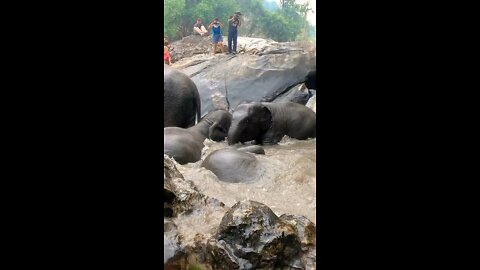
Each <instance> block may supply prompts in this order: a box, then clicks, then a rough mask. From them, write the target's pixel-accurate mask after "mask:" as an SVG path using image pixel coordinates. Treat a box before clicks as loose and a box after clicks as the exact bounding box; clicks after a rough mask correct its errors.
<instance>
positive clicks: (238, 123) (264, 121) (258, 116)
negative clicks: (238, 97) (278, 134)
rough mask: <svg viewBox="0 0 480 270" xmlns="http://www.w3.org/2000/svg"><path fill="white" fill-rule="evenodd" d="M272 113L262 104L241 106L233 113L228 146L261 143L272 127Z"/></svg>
mask: <svg viewBox="0 0 480 270" xmlns="http://www.w3.org/2000/svg"><path fill="white" fill-rule="evenodd" d="M271 124H272V113H271V111H270V109H268V108H267V107H266V106H265V105H263V104H262V103H260V102H253V103H248V104H240V105H238V107H237V108H236V109H235V111H234V112H233V119H232V125H231V126H230V130H229V132H228V138H227V139H228V144H230V145H231V144H235V143H237V142H241V143H244V142H248V141H252V140H258V141H261V136H262V135H263V134H264V133H265V132H266V131H267V130H268V129H269V128H270V127H271Z"/></svg>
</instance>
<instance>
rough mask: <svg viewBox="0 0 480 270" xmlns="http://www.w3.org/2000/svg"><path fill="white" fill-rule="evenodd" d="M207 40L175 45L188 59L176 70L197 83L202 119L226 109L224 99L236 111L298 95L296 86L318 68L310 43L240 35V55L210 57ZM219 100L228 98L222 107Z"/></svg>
mask: <svg viewBox="0 0 480 270" xmlns="http://www.w3.org/2000/svg"><path fill="white" fill-rule="evenodd" d="M192 40H194V41H196V42H198V44H196V45H195V43H194V42H193V41H192ZM202 42H204V43H205V44H204V43H202ZM209 42H210V41H209V39H208V38H206V37H203V38H202V37H195V38H190V37H187V38H184V39H183V40H181V41H178V42H176V43H175V42H174V44H173V46H174V47H175V49H174V51H175V50H177V52H178V51H181V50H182V52H181V53H178V55H179V57H180V55H181V56H182V57H186V58H183V59H180V60H179V61H177V62H176V63H174V64H173V65H172V66H173V67H174V68H177V69H179V70H181V71H183V72H184V73H185V74H187V75H188V76H189V77H190V78H191V79H192V80H193V81H194V83H195V85H196V86H197V88H198V91H199V93H200V98H201V103H202V114H203V115H204V114H206V113H207V112H209V111H212V110H214V109H218V108H219V107H224V106H225V104H226V103H227V102H226V100H225V97H227V98H228V100H229V102H230V108H232V109H234V108H235V107H236V106H237V105H238V104H240V103H241V102H242V101H245V100H248V101H267V102H270V101H274V100H275V99H276V98H277V97H279V96H281V95H282V94H286V92H288V91H290V90H291V91H294V90H295V89H293V87H294V86H296V85H298V84H300V83H302V82H305V81H306V78H307V75H308V74H309V72H311V71H313V70H316V62H315V61H316V52H315V47H314V44H312V43H308V42H284V43H280V42H275V41H271V40H265V39H259V38H246V37H239V38H238V51H239V52H240V53H239V54H238V55H226V54H218V55H210V54H208V46H209V45H208V44H209ZM192 43H194V44H193V45H192ZM201 44H204V45H201ZM204 46H207V47H204ZM189 47H191V48H189ZM205 48H207V51H205ZM187 51H188V52H187ZM172 54H173V52H172ZM219 97H220V99H222V100H224V101H223V105H222V104H220V103H221V102H219Z"/></svg>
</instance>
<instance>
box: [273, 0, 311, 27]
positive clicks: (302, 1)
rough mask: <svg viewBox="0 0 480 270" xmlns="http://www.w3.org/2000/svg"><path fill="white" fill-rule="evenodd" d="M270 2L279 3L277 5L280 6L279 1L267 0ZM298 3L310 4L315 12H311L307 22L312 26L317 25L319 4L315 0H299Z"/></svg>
mask: <svg viewBox="0 0 480 270" xmlns="http://www.w3.org/2000/svg"><path fill="white" fill-rule="evenodd" d="M266 1H269V2H277V4H280V1H278V0H266ZM297 3H299V4H305V3H309V4H310V5H309V6H310V8H311V9H313V12H309V13H308V15H307V21H308V22H309V23H311V24H312V25H317V20H316V17H315V13H316V12H317V2H316V1H315V0H297Z"/></svg>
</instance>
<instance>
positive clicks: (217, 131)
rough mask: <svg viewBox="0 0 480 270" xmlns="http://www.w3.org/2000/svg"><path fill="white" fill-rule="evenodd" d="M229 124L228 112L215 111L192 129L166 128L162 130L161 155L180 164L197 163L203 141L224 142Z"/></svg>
mask: <svg viewBox="0 0 480 270" xmlns="http://www.w3.org/2000/svg"><path fill="white" fill-rule="evenodd" d="M231 122H232V115H231V114H230V113H229V112H227V111H224V110H216V111H213V112H210V113H208V114H207V115H205V116H204V117H203V118H202V119H201V120H200V122H199V123H198V124H196V125H195V126H193V127H189V128H186V129H185V128H179V127H166V128H164V129H163V135H164V136H163V153H164V154H165V155H167V156H170V157H172V158H173V159H175V160H176V161H177V162H178V163H180V164H186V163H190V162H197V161H199V160H200V158H201V156H202V149H203V147H204V146H205V145H204V144H203V142H204V141H205V139H206V138H210V139H211V140H214V141H222V140H225V137H226V136H227V134H228V129H229V128H230V124H231Z"/></svg>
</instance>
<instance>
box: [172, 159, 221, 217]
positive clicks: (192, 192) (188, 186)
mask: <svg viewBox="0 0 480 270" xmlns="http://www.w3.org/2000/svg"><path fill="white" fill-rule="evenodd" d="M163 160H164V162H163V163H164V166H163V170H164V178H163V196H164V217H165V216H166V217H175V216H177V215H179V214H181V213H184V212H192V211H199V208H201V207H203V206H206V205H208V206H209V207H224V206H225V205H224V204H223V203H222V202H220V201H218V200H217V199H214V198H210V197H208V196H206V195H204V194H202V193H200V192H199V191H198V189H197V187H196V186H195V185H194V184H193V182H192V181H188V180H185V179H184V178H183V175H182V174H181V173H180V172H179V171H178V169H177V168H176V165H175V163H176V162H175V161H174V160H173V159H172V158H170V157H168V156H167V155H164V157H163Z"/></svg>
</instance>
